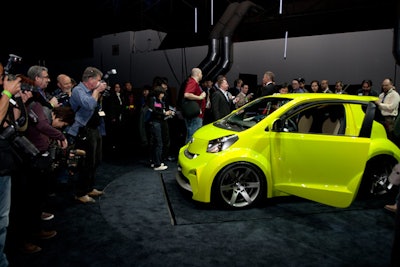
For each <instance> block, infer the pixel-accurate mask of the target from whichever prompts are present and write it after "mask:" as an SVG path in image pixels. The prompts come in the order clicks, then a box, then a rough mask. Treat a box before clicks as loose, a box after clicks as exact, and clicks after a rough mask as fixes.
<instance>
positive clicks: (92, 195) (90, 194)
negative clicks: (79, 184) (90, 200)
mask: <svg viewBox="0 0 400 267" xmlns="http://www.w3.org/2000/svg"><path fill="white" fill-rule="evenodd" d="M103 194H104V192H103V191H99V190H97V189H93V190H92V191H91V192H89V193H88V196H89V197H98V196H101V195H103Z"/></svg>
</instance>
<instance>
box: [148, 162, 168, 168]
mask: <svg viewBox="0 0 400 267" xmlns="http://www.w3.org/2000/svg"><path fill="white" fill-rule="evenodd" d="M164 165H165V164H164V163H161V166H164ZM150 167H151V168H154V163H152V164H150Z"/></svg>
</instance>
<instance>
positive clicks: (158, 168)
mask: <svg viewBox="0 0 400 267" xmlns="http://www.w3.org/2000/svg"><path fill="white" fill-rule="evenodd" d="M166 169H168V166H166V165H160V166H158V167H155V168H153V170H155V171H163V170H166Z"/></svg>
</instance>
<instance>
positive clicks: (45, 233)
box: [33, 230, 57, 239]
mask: <svg viewBox="0 0 400 267" xmlns="http://www.w3.org/2000/svg"><path fill="white" fill-rule="evenodd" d="M56 235H57V232H56V231H54V230H51V231H45V230H42V231H40V232H39V233H36V234H34V235H33V236H35V237H37V238H40V239H50V238H53V237H55V236H56Z"/></svg>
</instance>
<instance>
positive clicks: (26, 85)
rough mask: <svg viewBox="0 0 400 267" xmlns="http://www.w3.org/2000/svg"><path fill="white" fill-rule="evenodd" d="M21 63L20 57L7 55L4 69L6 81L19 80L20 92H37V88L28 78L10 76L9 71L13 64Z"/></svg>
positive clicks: (19, 75) (18, 75)
mask: <svg viewBox="0 0 400 267" xmlns="http://www.w3.org/2000/svg"><path fill="white" fill-rule="evenodd" d="M21 61H22V57H20V56H17V55H14V54H9V58H8V61H7V65H6V66H5V67H4V74H5V75H7V77H8V80H10V81H13V80H15V79H16V78H17V77H20V78H21V91H31V92H39V91H40V90H39V88H38V87H36V86H34V85H33V84H34V82H33V81H32V80H30V79H29V78H28V77H26V76H23V75H21V74H17V75H14V74H11V73H10V71H11V69H12V67H13V64H14V63H20V62H21Z"/></svg>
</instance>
